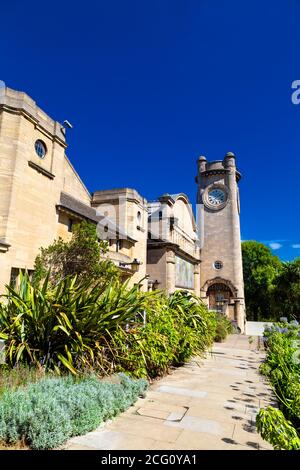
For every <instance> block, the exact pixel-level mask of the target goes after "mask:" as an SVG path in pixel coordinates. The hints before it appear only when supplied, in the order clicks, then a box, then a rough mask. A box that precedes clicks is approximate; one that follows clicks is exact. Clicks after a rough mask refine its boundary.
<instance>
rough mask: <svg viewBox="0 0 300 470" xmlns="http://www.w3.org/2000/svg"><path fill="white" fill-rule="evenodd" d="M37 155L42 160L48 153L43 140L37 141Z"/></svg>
mask: <svg viewBox="0 0 300 470" xmlns="http://www.w3.org/2000/svg"><path fill="white" fill-rule="evenodd" d="M34 148H35V153H36V154H37V156H38V157H40V158H45V156H46V153H47V147H46V145H45V144H44V142H43V141H42V140H37V141H36V142H35V145H34Z"/></svg>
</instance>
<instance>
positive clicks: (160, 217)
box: [158, 211, 162, 220]
mask: <svg viewBox="0 0 300 470" xmlns="http://www.w3.org/2000/svg"><path fill="white" fill-rule="evenodd" d="M158 220H162V211H159V213H158Z"/></svg>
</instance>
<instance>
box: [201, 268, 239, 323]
mask: <svg viewBox="0 0 300 470" xmlns="http://www.w3.org/2000/svg"><path fill="white" fill-rule="evenodd" d="M201 291H202V295H201V297H202V298H205V299H206V302H207V305H208V308H209V309H211V310H218V311H220V312H222V313H224V314H226V315H228V316H230V317H234V316H235V315H234V312H230V311H229V309H230V310H231V309H232V307H233V305H234V303H235V299H236V298H237V289H236V288H235V287H234V285H233V284H232V282H231V281H229V280H227V279H223V278H221V277H215V278H213V279H210V280H208V281H206V282H205V284H204V285H203V287H202V289H201ZM230 306H232V307H231V308H230Z"/></svg>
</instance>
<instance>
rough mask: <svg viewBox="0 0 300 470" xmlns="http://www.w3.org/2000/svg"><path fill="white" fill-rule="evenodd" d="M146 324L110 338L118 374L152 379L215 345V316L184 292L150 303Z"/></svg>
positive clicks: (160, 296) (137, 323)
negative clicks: (123, 373) (129, 374)
mask: <svg viewBox="0 0 300 470" xmlns="http://www.w3.org/2000/svg"><path fill="white" fill-rule="evenodd" d="M146 313H147V316H146V318H147V321H146V325H145V326H144V325H143V324H142V322H141V321H139V322H135V323H133V324H132V325H131V327H130V328H129V329H128V331H125V330H124V329H122V328H119V329H118V330H117V331H116V332H115V333H114V334H113V335H112V337H111V350H112V351H113V358H114V361H115V363H116V367H117V370H123V371H129V372H130V373H131V374H132V375H134V376H136V377H149V378H153V377H156V376H157V375H162V374H164V373H166V372H167V370H168V368H169V367H170V366H172V365H178V364H180V363H182V362H185V361H187V360H188V359H189V358H190V357H191V356H192V355H197V354H198V355H200V354H203V352H204V351H205V350H206V349H207V348H208V347H209V346H210V345H211V344H212V342H213V338H214V332H215V316H214V314H213V313H211V312H208V310H207V309H206V307H205V306H204V305H203V304H202V303H201V302H200V301H199V299H197V298H196V297H194V296H192V295H187V294H185V293H183V292H181V291H177V292H175V293H174V294H173V295H171V296H170V297H167V296H166V295H164V294H163V293H160V294H159V295H157V296H155V297H153V298H152V299H150V300H149V302H148V304H147V307H146Z"/></svg>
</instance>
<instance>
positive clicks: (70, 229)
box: [68, 219, 74, 232]
mask: <svg viewBox="0 0 300 470" xmlns="http://www.w3.org/2000/svg"><path fill="white" fill-rule="evenodd" d="M73 224H74V221H73V220H72V219H69V220H68V232H72V230H73Z"/></svg>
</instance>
